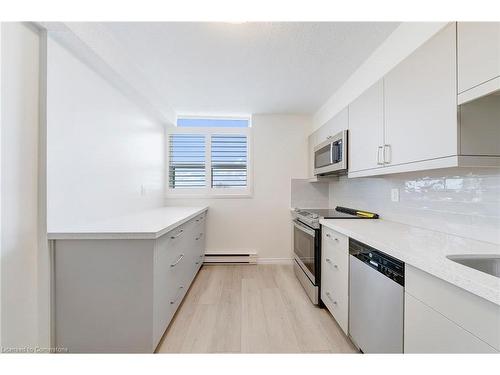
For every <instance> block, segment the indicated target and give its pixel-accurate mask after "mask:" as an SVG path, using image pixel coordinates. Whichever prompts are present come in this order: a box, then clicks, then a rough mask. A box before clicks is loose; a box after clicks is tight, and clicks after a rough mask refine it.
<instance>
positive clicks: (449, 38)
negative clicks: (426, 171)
mask: <svg viewBox="0 0 500 375" xmlns="http://www.w3.org/2000/svg"><path fill="white" fill-rule="evenodd" d="M455 35H456V30H455V24H450V25H448V26H447V27H445V28H444V29H443V30H441V31H440V32H439V33H438V34H437V35H435V36H434V37H433V38H432V39H430V40H429V41H427V42H426V43H425V44H424V45H423V46H421V47H420V48H419V49H417V50H416V51H415V52H414V53H413V54H412V55H410V56H409V57H408V58H406V60H404V61H403V62H401V63H400V64H399V65H398V66H397V67H396V68H394V70H392V71H391V72H390V73H389V74H387V76H386V77H385V79H384V95H385V143H386V144H387V147H386V148H385V151H386V153H385V154H386V157H385V159H386V162H387V163H388V164H387V165H396V164H403V163H411V162H415V161H423V160H429V159H436V158H441V157H446V156H452V155H456V154H457V142H458V138H457V132H458V131H457V87H456V38H455Z"/></svg>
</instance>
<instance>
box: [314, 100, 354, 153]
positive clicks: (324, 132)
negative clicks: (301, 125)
mask: <svg viewBox="0 0 500 375" xmlns="http://www.w3.org/2000/svg"><path fill="white" fill-rule="evenodd" d="M348 127H349V113H348V109H347V107H346V108H344V109H343V110H342V111H340V112H339V113H337V114H336V115H335V116H334V117H332V119H331V120H329V121H328V122H327V123H325V124H324V125H323V126H322V127H321V128H319V129H318V130H317V135H316V140H315V141H316V144H315V145H314V146H316V145H318V144H319V143H321V142H323V141H325V140H326V139H327V138H328V137H330V136H332V135H335V134H337V133H338V132H341V131H342V130H346V129H347V128H348ZM314 146H313V147H314Z"/></svg>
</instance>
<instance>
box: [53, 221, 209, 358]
mask: <svg viewBox="0 0 500 375" xmlns="http://www.w3.org/2000/svg"><path fill="white" fill-rule="evenodd" d="M205 214H206V213H205V212H203V213H201V214H199V215H198V216H196V217H195V218H193V219H191V220H190V221H188V222H186V223H184V224H182V225H180V226H179V227H177V228H175V229H173V230H172V231H170V232H168V233H166V234H164V235H163V236H161V237H160V238H158V239H156V240H155V239H151V240H144V239H108V240H91V239H82V240H55V241H53V243H52V250H53V253H54V271H53V274H54V302H53V311H54V313H53V327H54V329H53V346H55V347H57V348H64V349H66V350H67V351H68V352H70V353H152V352H154V350H155V349H156V347H157V346H158V343H159V342H160V340H161V338H162V336H163V334H164V332H165V330H166V329H167V327H168V325H169V323H170V321H171V320H172V317H173V316H174V314H175V311H176V310H177V308H178V307H179V305H180V303H181V302H182V299H183V298H184V296H185V295H186V293H187V291H188V289H189V286H190V285H191V283H192V281H193V279H194V277H195V276H196V273H197V272H198V270H199V269H200V267H201V265H202V264H203V257H204V254H205Z"/></svg>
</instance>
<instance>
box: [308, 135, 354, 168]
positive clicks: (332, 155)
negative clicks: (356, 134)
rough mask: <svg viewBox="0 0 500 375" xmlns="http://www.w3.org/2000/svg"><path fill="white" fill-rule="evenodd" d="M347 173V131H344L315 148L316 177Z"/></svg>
mask: <svg viewBox="0 0 500 375" xmlns="http://www.w3.org/2000/svg"><path fill="white" fill-rule="evenodd" d="M345 173H347V130H343V131H341V132H339V133H337V134H335V135H334V136H331V137H328V138H327V140H326V141H324V142H322V143H320V144H319V145H317V146H316V147H315V148H314V175H316V176H322V175H328V174H345Z"/></svg>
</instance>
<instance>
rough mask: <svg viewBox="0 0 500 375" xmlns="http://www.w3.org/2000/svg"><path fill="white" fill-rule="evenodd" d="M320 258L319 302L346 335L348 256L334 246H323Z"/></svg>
mask: <svg viewBox="0 0 500 375" xmlns="http://www.w3.org/2000/svg"><path fill="white" fill-rule="evenodd" d="M321 258H322V259H321V300H322V301H323V303H324V304H325V305H326V307H327V308H328V310H329V311H330V313H331V314H332V315H333V317H334V318H335V320H336V321H337V322H338V323H339V325H340V327H341V328H342V329H343V331H344V332H345V333H346V334H347V327H348V308H349V300H348V292H349V256H348V255H347V254H345V253H343V252H341V251H340V250H339V249H337V248H336V247H334V246H323V248H322V255H321Z"/></svg>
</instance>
